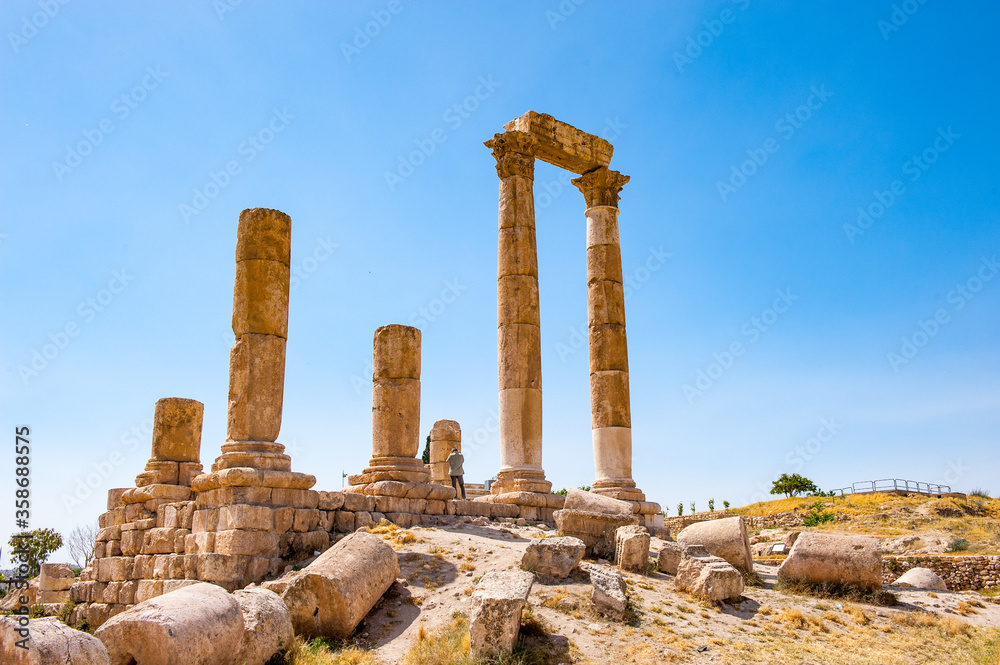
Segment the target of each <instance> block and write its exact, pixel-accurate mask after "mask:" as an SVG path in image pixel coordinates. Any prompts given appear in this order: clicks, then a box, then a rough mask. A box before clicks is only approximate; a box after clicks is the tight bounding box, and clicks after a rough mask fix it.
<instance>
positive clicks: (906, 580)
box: [893, 568, 948, 591]
mask: <svg viewBox="0 0 1000 665" xmlns="http://www.w3.org/2000/svg"><path fill="white" fill-rule="evenodd" d="M893 584H894V585H896V586H904V587H913V588H914V589H930V590H932V591H947V590H948V585H947V584H946V583H945V581H944V580H943V579H942V578H941V576H940V575H938V574H937V573H935V572H934V571H933V570H931V569H930V568H910V569H909V570H908V571H906V572H905V573H903V574H902V575H901V576H900V577H899V578H898V579H897V580H896V581H895V582H893Z"/></svg>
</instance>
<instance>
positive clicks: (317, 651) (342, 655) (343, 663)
mask: <svg viewBox="0 0 1000 665" xmlns="http://www.w3.org/2000/svg"><path fill="white" fill-rule="evenodd" d="M269 662H270V663H272V664H274V665H382V662H381V661H380V660H379V659H378V658H377V657H376V656H375V654H374V653H372V652H371V651H365V650H364V649H359V648H357V647H354V646H350V647H346V648H343V649H339V648H337V646H336V645H334V644H331V643H329V642H326V641H325V640H319V639H317V640H311V641H309V642H306V641H304V640H303V639H302V638H300V637H296V638H295V641H294V642H293V643H292V646H291V649H289V650H288V652H287V653H286V654H285V655H284V658H283V659H281V657H280V656H275V658H272V659H271V661H269Z"/></svg>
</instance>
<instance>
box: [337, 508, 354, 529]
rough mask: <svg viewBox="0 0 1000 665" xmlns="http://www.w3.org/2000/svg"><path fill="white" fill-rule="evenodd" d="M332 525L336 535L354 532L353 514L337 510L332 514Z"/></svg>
mask: <svg viewBox="0 0 1000 665" xmlns="http://www.w3.org/2000/svg"><path fill="white" fill-rule="evenodd" d="M333 524H334V527H335V528H336V529H337V533H351V532H352V531H354V530H355V528H356V527H355V523H354V513H352V512H349V511H346V510H338V511H336V512H335V513H334V516H333Z"/></svg>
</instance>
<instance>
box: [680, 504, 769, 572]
mask: <svg viewBox="0 0 1000 665" xmlns="http://www.w3.org/2000/svg"><path fill="white" fill-rule="evenodd" d="M677 542H678V543H681V544H683V545H701V546H703V547H704V548H705V550H706V551H707V552H708V553H709V554H712V555H714V556H717V557H720V558H722V559H725V560H726V561H728V562H729V563H730V564H732V565H733V566H735V567H736V569H737V570H739V571H740V572H742V573H743V574H745V575H746V574H749V573H750V572H752V571H753V554H752V553H751V551H750V540H749V539H748V538H747V528H746V524H745V522H744V521H743V517H742V516H739V515H737V516H735V517H726V518H723V519H719V520H708V521H705V522H696V523H695V524H692V525H690V526H688V527H686V528H684V529H683V530H681V532H680V533H679V534H677Z"/></svg>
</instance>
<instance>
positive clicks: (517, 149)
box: [483, 130, 538, 180]
mask: <svg viewBox="0 0 1000 665" xmlns="http://www.w3.org/2000/svg"><path fill="white" fill-rule="evenodd" d="M483 145H485V146H486V147H487V148H489V149H490V150H492V151H493V158H494V159H495V160H497V175H498V176H500V179H501V180H502V179H504V178H507V177H509V176H512V175H520V176H524V177H525V178H530V179H534V177H535V149H536V148H537V147H538V141H537V140H536V139H535V138H534V137H533V136H532V135H531V134H528V133H527V132H519V131H516V130H510V131H506V132H502V133H500V134H494V135H493V138H492V139H490V140H489V141H486V142H485V143H484V144H483Z"/></svg>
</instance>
